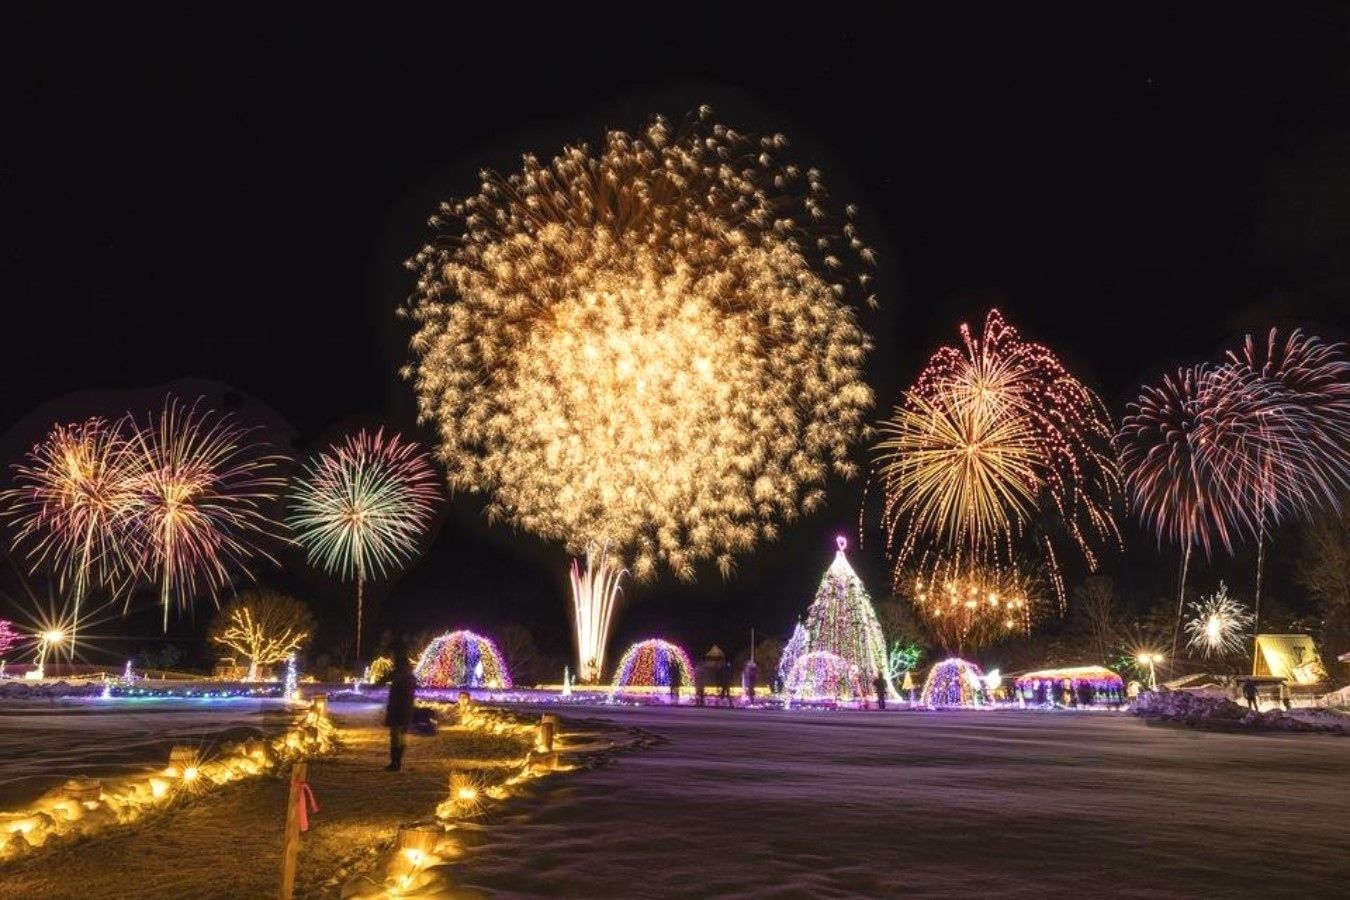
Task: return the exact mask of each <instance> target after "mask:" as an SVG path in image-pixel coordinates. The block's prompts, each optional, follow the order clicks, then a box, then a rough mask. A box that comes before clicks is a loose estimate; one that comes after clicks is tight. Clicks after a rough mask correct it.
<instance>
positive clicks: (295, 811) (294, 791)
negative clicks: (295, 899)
mask: <svg viewBox="0 0 1350 900" xmlns="http://www.w3.org/2000/svg"><path fill="white" fill-rule="evenodd" d="M308 775H309V761H308V760H305V759H297V760H296V761H295V765H293V766H292V767H291V789H290V791H289V792H288V797H287V800H286V836H285V838H284V839H283V841H284V842H283V843H282V845H281V893H280V894H279V895H278V896H279V897H280V898H281V900H291V896H292V895H293V894H294V893H295V863H296V857H297V856H298V855H299V853H300V804H301V803H302V802H303V800H304V798H303V797H302V795H301V786H302V785H303V784H304V783H305V780H306V779H307V777H308Z"/></svg>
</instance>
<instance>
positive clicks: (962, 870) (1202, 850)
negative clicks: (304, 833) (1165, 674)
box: [460, 708, 1350, 898]
mask: <svg viewBox="0 0 1350 900" xmlns="http://www.w3.org/2000/svg"><path fill="white" fill-rule="evenodd" d="M579 712H581V714H583V715H584V714H594V715H596V716H597V717H604V718H607V719H610V720H612V721H615V722H617V723H620V724H623V725H629V726H638V727H642V728H645V729H647V730H649V731H652V732H655V733H657V734H660V735H663V736H665V737H666V738H668V739H669V743H668V744H665V745H663V746H659V747H656V748H655V749H652V750H649V751H645V752H634V753H629V754H624V755H621V756H619V757H618V758H617V762H616V763H615V764H614V765H612V766H609V767H605V768H601V769H598V770H595V771H592V772H582V773H574V774H573V775H572V776H569V777H568V778H567V779H566V780H563V781H560V782H558V783H557V785H556V786H555V787H553V788H552V789H550V790H548V791H547V792H546V793H545V794H544V795H543V796H541V797H535V798H522V801H525V800H528V802H521V803H518V804H517V803H512V804H508V809H507V810H506V812H505V814H504V815H503V816H502V817H501V818H499V819H498V820H497V821H494V822H492V823H491V825H490V827H489V828H488V829H487V830H486V832H484V833H483V835H482V837H481V839H482V841H483V843H481V844H480V845H479V846H477V847H474V848H471V849H470V850H469V854H468V856H467V857H466V859H465V862H464V867H463V869H462V870H461V874H460V880H461V883H464V884H466V885H469V886H477V887H483V888H487V889H489V890H499V891H506V892H518V893H520V894H523V895H527V896H528V895H537V896H568V897H646V898H651V897H687V896H705V897H706V896H747V897H748V896H752V895H753V896H756V897H848V896H869V897H878V896H906V897H915V896H918V897H928V896H934V897H938V896H940V897H1060V896H1063V897H1093V896H1100V897H1106V896H1112V897H1119V896H1128V897H1132V898H1139V897H1175V896H1195V897H1199V896H1213V897H1219V896H1222V897H1249V896H1250V897H1263V898H1269V897H1272V896H1305V897H1328V896H1333V895H1337V893H1338V892H1339V891H1341V890H1343V889H1344V880H1343V879H1344V877H1345V872H1346V868H1345V866H1346V863H1345V855H1344V854H1345V827H1346V822H1347V821H1350V790H1347V789H1346V781H1345V777H1346V776H1345V772H1346V764H1347V760H1350V739H1346V738H1335V737H1324V736H1253V735H1229V734H1216V733H1203V732H1196V731H1189V730H1176V729H1172V728H1160V727H1150V726H1147V725H1145V724H1143V723H1142V722H1140V721H1137V720H1135V719H1133V718H1130V717H1126V716H1116V715H1105V714H1103V715H1093V714H1075V713H1059V714H1055V713H1041V712H1028V713H1017V712H1004V713H974V712H964V713H960V712H948V713H894V712H892V713H886V714H880V713H875V712H873V713H866V712H849V713H837V714H835V713H820V712H816V713H812V712H790V713H782V712H767V711H756V712H744V711H740V710H722V709H693V708H682V709H679V710H669V709H654V710H641V709H596V710H587V711H584V712H582V711H579Z"/></svg>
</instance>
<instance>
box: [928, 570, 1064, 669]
mask: <svg viewBox="0 0 1350 900" xmlns="http://www.w3.org/2000/svg"><path fill="white" fill-rule="evenodd" d="M939 571H947V570H946V569H943V568H941V567H940V568H939ZM902 587H903V589H904V591H905V593H906V596H907V598H908V599H909V601H910V603H911V604H912V605H913V608H914V610H915V612H917V613H918V615H919V618H920V619H922V620H923V622H924V624H925V625H926V626H927V628H928V631H929V633H930V634H931V635H932V636H933V639H934V640H935V641H936V642H937V643H938V644H939V645H940V646H941V647H942V648H943V649H944V650H946V651H947V652H948V653H956V654H960V653H964V652H967V651H975V650H979V649H980V648H981V647H987V646H989V645H990V644H994V643H997V642H998V641H1001V640H1003V639H1004V638H1006V637H1009V636H1010V635H1017V634H1020V635H1026V634H1029V633H1030V631H1031V626H1032V623H1033V621H1034V620H1035V616H1036V613H1037V611H1038V610H1039V608H1040V605H1041V604H1040V602H1039V595H1040V591H1039V586H1038V584H1037V582H1036V580H1035V579H1034V578H1032V577H1031V576H1029V575H1027V574H1025V573H1024V572H1022V571H1020V570H1018V569H1016V568H1011V567H1010V568H995V567H987V568H972V569H969V570H967V571H966V572H965V573H963V574H961V575H957V574H954V573H950V572H949V574H947V575H946V576H945V577H939V576H938V575H937V574H936V573H935V572H934V571H923V570H919V569H912V570H909V572H908V573H907V577H906V578H905V581H904V582H903V583H902Z"/></svg>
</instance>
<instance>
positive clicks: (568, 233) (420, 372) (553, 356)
mask: <svg viewBox="0 0 1350 900" xmlns="http://www.w3.org/2000/svg"><path fill="white" fill-rule="evenodd" d="M785 144H786V141H785V140H784V139H783V138H782V136H772V137H766V138H754V137H750V136H746V135H741V134H738V133H736V132H734V131H733V130H731V129H729V128H727V127H725V126H723V125H720V124H715V123H713V121H712V119H711V116H710V113H709V111H708V110H707V109H706V108H705V109H703V110H700V112H699V114H698V115H697V116H694V117H691V118H690V119H689V120H688V121H687V122H686V123H685V124H684V125H683V126H682V127H681V128H680V129H679V130H678V131H672V129H671V128H670V127H669V126H668V125H667V123H666V122H665V121H664V120H663V119H660V118H656V119H653V120H652V122H651V123H650V124H649V125H648V126H647V128H646V129H645V130H644V131H643V132H642V133H641V134H640V135H637V136H631V135H628V134H625V133H623V132H617V131H614V132H609V133H608V135H607V136H606V140H605V145H604V148H603V151H602V152H599V153H593V152H592V151H591V150H590V149H589V148H588V147H586V146H585V145H582V146H579V147H569V148H567V149H565V150H564V151H563V153H562V154H561V155H560V156H558V157H556V158H554V159H553V160H552V161H551V162H549V163H547V164H541V163H540V162H539V161H538V160H536V159H535V158H534V157H532V156H526V157H525V160H524V165H523V167H522V169H521V170H520V171H519V172H517V173H515V174H513V175H510V176H507V177H505V178H503V177H499V176H497V175H495V174H492V173H484V175H483V176H482V183H481V187H480V190H479V192H478V193H477V194H476V195H474V196H473V197H470V198H469V199H467V200H464V201H461V202H457V203H452V204H446V205H444V206H443V208H442V209H443V212H444V213H445V216H444V218H443V219H442V218H439V217H438V218H437V219H433V225H434V226H436V227H440V228H441V237H440V239H439V240H438V241H436V242H435V243H433V244H432V245H430V246H428V247H426V248H424V249H423V250H422V251H421V252H420V253H419V254H418V255H417V256H416V257H415V258H414V259H413V260H411V261H410V265H412V266H413V267H414V268H415V269H416V270H417V271H418V272H419V273H420V277H419V280H418V284H417V290H416V292H415V294H414V296H413V298H412V299H411V301H410V303H409V305H408V310H407V311H408V313H409V314H410V315H411V317H412V318H413V319H414V320H415V321H416V323H417V326H418V327H417V331H416V334H415V336H414V338H413V341H412V348H413V351H414V357H415V361H414V363H413V364H412V365H411V366H409V367H408V368H407V369H406V374H407V375H408V376H409V377H410V378H412V380H413V381H414V382H415V384H416V388H417V392H418V400H419V406H420V412H421V415H422V417H423V418H424V419H425V420H428V421H431V422H433V423H434V424H435V425H436V426H437V428H438V430H439V434H440V446H439V448H438V452H439V455H440V458H441V459H442V460H443V461H444V463H445V465H446V468H447V471H448V475H449V480H450V484H451V485H452V486H453V487H456V488H464V489H469V490H475V491H481V492H484V493H486V494H487V495H488V497H489V507H488V513H489V515H490V516H491V517H493V518H494V519H500V520H504V521H507V522H510V523H512V524H515V525H517V526H520V527H523V528H525V529H526V530H528V531H531V532H534V533H536V534H538V535H540V536H542V537H544V538H546V539H550V540H558V541H562V542H563V543H564V544H565V545H566V546H567V548H568V550H569V551H570V552H572V553H575V554H579V553H581V552H583V551H584V550H585V548H586V547H587V546H589V545H590V544H592V543H597V544H603V543H606V542H608V544H609V545H610V546H611V547H612V548H615V549H616V550H617V551H619V552H620V553H621V554H622V555H623V556H624V557H625V562H626V563H628V564H629V565H630V566H631V569H632V571H633V573H634V575H635V576H636V577H639V578H649V577H651V576H652V575H653V574H655V572H656V570H657V568H658V566H659V565H664V566H666V567H668V568H669V569H670V570H672V571H674V572H675V573H676V574H677V575H679V576H680V577H683V578H689V577H692V574H693V567H694V564H695V563H696V562H697V561H699V560H702V559H716V560H717V562H718V563H719V565H720V566H721V567H722V569H723V571H724V572H725V571H728V570H729V569H730V566H731V564H732V559H733V557H734V556H735V555H736V554H738V553H741V552H743V551H745V550H747V549H748V548H750V547H751V546H753V545H754V544H755V543H756V542H758V541H760V540H763V539H771V538H772V537H774V535H775V533H776V527H777V523H778V522H780V521H782V520H786V519H791V518H792V517H793V516H795V515H797V514H798V513H799V512H802V511H806V510H810V509H812V508H814V507H816V506H817V505H818V504H819V503H820V502H821V500H822V499H823V491H822V486H823V482H824V480H825V478H826V476H827V475H828V474H829V473H830V472H831V471H832V470H833V471H834V472H836V473H838V474H840V475H843V476H845V477H847V476H850V475H852V474H853V473H854V466H853V465H852V464H851V463H850V462H849V460H848V456H847V452H848V447H849V445H850V444H851V443H852V442H853V441H854V440H855V439H856V438H857V437H859V435H860V434H861V433H862V431H863V430H864V428H865V425H864V415H865V413H866V411H867V409H868V408H869V407H870V406H871V404H872V392H871V390H870V389H869V388H868V387H867V386H866V385H865V384H864V383H863V381H862V371H861V366H862V362H863V358H864V355H865V354H866V352H867V350H868V349H869V346H870V343H869V340H868V338H867V335H866V334H865V333H864V332H863V330H862V329H861V328H860V327H859V325H858V322H857V315H856V309H855V307H854V306H852V305H850V303H849V302H848V297H849V295H850V290H849V288H848V287H846V285H845V283H844V276H843V275H842V274H839V273H841V272H842V271H843V270H844V263H843V261H842V257H843V256H845V255H846V254H847V255H851V256H853V257H857V258H860V259H862V260H864V261H867V262H870V260H871V254H870V252H869V251H868V249H867V248H866V247H865V246H864V245H863V244H862V242H861V241H860V240H859V238H858V236H857V233H856V231H855V229H854V227H853V225H852V224H851V223H847V224H844V225H843V226H842V228H836V227H831V226H830V225H829V220H828V218H827V216H826V213H825V211H824V205H823V204H824V197H825V189H824V186H823V184H822V182H821V179H820V174H819V173H818V172H816V171H815V170H805V171H803V170H799V169H798V168H796V167H795V166H792V165H788V164H785V163H783V162H781V161H780V160H779V158H778V156H779V154H780V152H781V151H782V149H783V147H784V146H785ZM866 283H867V277H866V276H862V277H860V278H859V279H857V282H856V287H859V288H862V289H863V290H865V287H866ZM868 300H869V302H871V298H870V297H869V298H868Z"/></svg>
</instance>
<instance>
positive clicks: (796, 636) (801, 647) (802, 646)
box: [778, 619, 811, 685]
mask: <svg viewBox="0 0 1350 900" xmlns="http://www.w3.org/2000/svg"><path fill="white" fill-rule="evenodd" d="M810 643H811V635H809V634H808V633H807V631H806V626H805V625H803V624H802V620H801V619H798V620H797V627H796V628H794V629H792V637H790V638H789V639H788V642H787V646H785V647H783V655H782V656H780V657H779V658H778V682H779V684H783V685H786V684H787V681H788V675H789V674H790V673H791V672H792V666H793V665H794V664H795V663H796V662H797V660H799V659H801V658H802V657H803V656H805V655H806V654H807V653H809V652H810V650H811V648H810V647H809V646H807V645H808V644H810Z"/></svg>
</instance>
